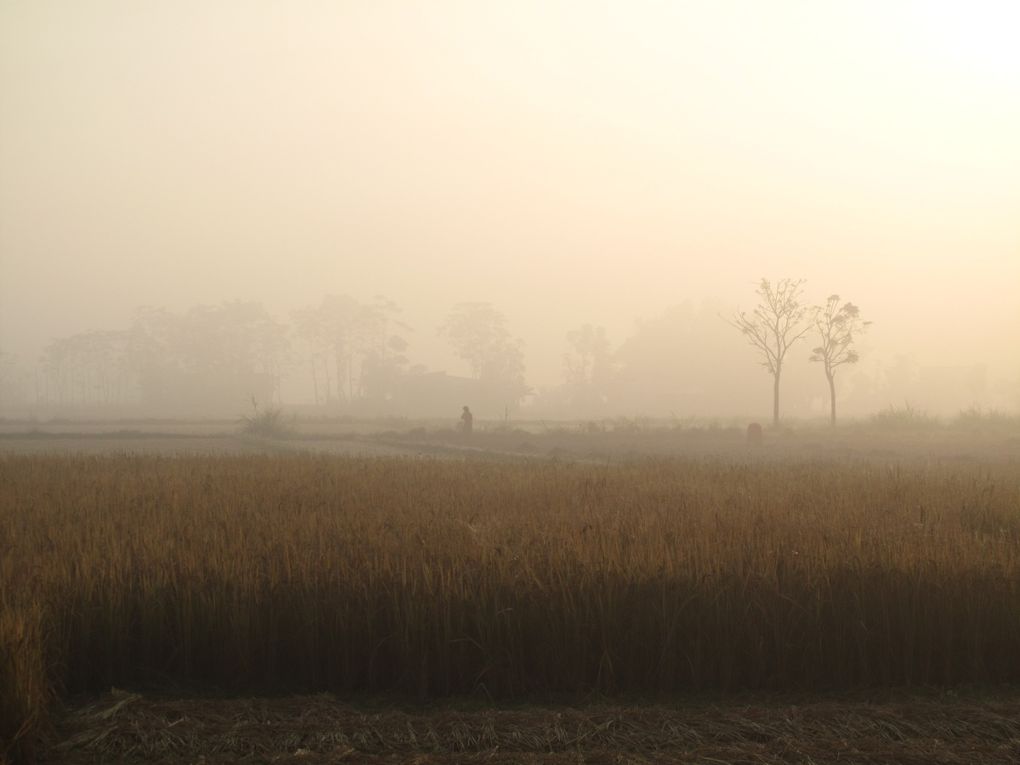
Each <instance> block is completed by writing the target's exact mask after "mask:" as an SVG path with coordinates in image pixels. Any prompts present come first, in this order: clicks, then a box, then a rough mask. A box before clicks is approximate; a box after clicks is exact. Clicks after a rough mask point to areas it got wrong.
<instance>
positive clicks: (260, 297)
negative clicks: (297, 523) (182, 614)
mask: <svg viewBox="0 0 1020 765" xmlns="http://www.w3.org/2000/svg"><path fill="white" fill-rule="evenodd" d="M1018 28H1020V6H1017V5H1016V4H1014V3H1010V2H992V1H991V0H988V1H987V2H959V3H954V2H941V1H939V0H932V1H931V2H908V1H906V0H903V1H902V2H882V3H867V2H865V3H861V2H854V3H851V2H846V3H840V2H836V3H815V2H799V1H795V0H788V1H780V0H777V1H776V2H769V3H758V2H707V1H706V2H686V3H684V2H657V1H655V0H637V1H635V2H603V3H598V2H583V1H582V0H550V1H547V2H513V3H504V2H481V1H477V0H476V1H474V2H468V1H465V2H457V1H454V0H440V1H439V2H434V3H412V2H383V1H379V2H357V3H355V2H351V3H348V2H343V3H332V2H329V3H327V2H310V1H309V2H296V3H286V4H285V3H277V2H269V1H268V0H266V1H263V2H256V1H253V2H245V3H241V2H237V3H229V2H179V3H162V2H106V1H104V0H90V2H84V3H69V2H51V1H48V0H31V1H30V0H7V1H6V2H4V3H3V4H0V354H2V355H0V414H4V415H7V416H26V415H33V414H34V415H36V416H52V415H54V414H66V413H68V412H82V413H89V414H90V415H95V414H99V415H103V414H104V413H105V414H106V415H109V416H130V415H134V414H140V413H148V414H156V415H161V416H189V415H194V416H236V415H237V414H239V413H240V412H243V411H247V409H248V408H249V407H250V403H249V401H250V398H251V397H252V396H255V397H256V398H257V399H259V400H261V401H263V402H268V401H274V402H278V403H282V404H286V405H291V406H302V407H305V408H308V409H312V410H317V411H322V412H324V413H326V412H329V413H352V414H373V415H388V414H396V415H415V414H420V415H429V416H434V415H440V414H444V413H446V412H450V415H451V416H453V417H455V416H456V414H457V412H458V411H459V407H460V405H461V404H465V403H467V404H472V405H473V407H474V408H475V410H476V413H477V414H478V415H479V416H482V417H495V416H502V415H503V413H504V412H505V411H507V409H510V410H516V411H517V412H520V413H528V412H530V413H532V414H534V415H535V416H541V417H556V416H563V417H593V416H614V415H620V414H632V415H636V414H643V415H657V416H670V415H672V416H676V417H680V418H683V417H689V416H698V415H700V416H714V415H748V416H761V417H764V416H766V415H767V414H768V413H769V412H770V411H771V404H772V389H771V380H770V378H769V376H768V374H767V373H766V372H765V371H764V370H763V369H762V368H761V367H760V366H758V360H759V359H758V357H757V356H756V354H755V352H754V350H753V349H752V348H751V347H749V346H748V345H747V344H746V343H745V342H744V340H743V338H742V337H741V336H740V334H739V333H738V332H737V331H736V330H735V329H734V328H733V327H732V326H729V325H728V324H727V323H726V322H725V321H724V318H725V317H732V315H733V313H734V311H735V310H738V309H742V310H749V309H751V308H753V306H754V304H755V303H756V300H757V298H756V295H755V294H754V291H755V288H756V286H757V285H758V282H759V280H760V279H761V278H763V277H764V278H768V279H770V280H772V281H773V283H775V282H776V281H778V280H780V279H783V278H787V277H789V278H794V279H804V280H805V281H804V284H803V300H804V302H805V303H806V304H809V305H810V304H816V303H822V302H824V301H825V299H826V298H827V297H828V296H829V295H831V294H834V293H835V294H839V295H840V296H841V298H842V299H843V300H848V301H852V302H853V303H854V304H855V305H857V306H859V308H860V310H861V316H862V317H863V318H864V319H866V320H869V321H871V322H873V324H872V325H871V326H870V327H869V330H868V332H867V333H866V334H864V335H862V336H860V338H859V339H858V342H857V349H858V350H859V352H860V357H861V358H860V361H859V362H858V363H857V364H856V365H854V366H852V367H849V366H848V367H845V368H843V369H842V370H841V371H840V373H839V377H838V388H839V396H840V406H841V412H843V413H844V414H847V415H854V414H856V415H862V414H867V413H870V412H874V411H876V410H879V409H882V408H885V407H889V406H904V405H905V404H907V403H909V404H910V405H911V406H914V407H919V408H923V409H926V410H928V411H929V412H931V413H952V412H956V411H958V410H960V409H963V408H967V407H971V406H983V407H998V408H1002V409H1012V410H1016V409H1018V408H1020V301H1018V300H1017V291H1018V288H1020V223H1018V221H1020V140H1017V136H1018V135H1020V48H1018V46H1017V45H1016V44H1015V39H1014V38H1015V31H1016V29H1018ZM443 328H445V329H443ZM813 345H814V343H813V342H812V341H811V338H810V336H809V337H807V338H805V340H804V341H803V342H801V343H800V344H799V345H798V346H795V348H794V349H793V350H792V351H791V353H790V357H789V361H788V364H787V367H786V369H785V371H784V375H783V413H784V415H788V416H823V415H825V414H826V413H827V407H828V401H827V396H828V390H827V386H826V381H825V378H824V375H823V374H822V371H821V369H820V368H819V365H818V364H811V363H809V362H808V360H807V358H808V355H809V354H810V350H811V348H812V347H813ZM451 410H452V411H451ZM522 416H523V415H522Z"/></svg>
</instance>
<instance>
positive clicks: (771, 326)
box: [727, 279, 811, 425]
mask: <svg viewBox="0 0 1020 765" xmlns="http://www.w3.org/2000/svg"><path fill="white" fill-rule="evenodd" d="M802 284H804V280H803V279H782V280H780V281H778V282H776V284H775V285H773V284H772V283H771V282H770V281H769V280H768V279H762V280H761V283H760V284H759V285H758V289H757V290H755V292H756V293H757V295H758V297H759V298H760V299H761V301H760V302H759V303H758V305H757V306H756V307H755V309H754V311H752V312H751V313H750V314H748V313H745V312H744V311H738V312H737V313H736V314H734V315H733V318H732V319H728V320H727V321H729V323H730V324H732V325H733V326H734V327H736V328H737V329H738V330H740V332H741V334H743V336H744V338H745V339H746V340H747V342H748V343H750V344H751V345H753V346H754V347H755V348H756V349H757V350H758V351H759V353H760V354H761V356H762V361H761V365H762V366H763V367H765V368H766V369H767V370H768V372H769V374H770V375H772V423H773V424H774V425H778V424H779V379H780V377H781V376H782V374H783V360H784V359H785V358H786V352H787V351H789V350H790V346H792V345H793V344H794V343H795V342H797V341H798V340H800V339H801V338H802V337H803V336H804V335H805V333H806V332H807V331H808V330H809V329H810V328H811V326H810V325H809V324H804V319H805V317H806V316H807V312H808V309H807V307H806V306H804V305H802V304H801V302H800V299H801V285H802Z"/></svg>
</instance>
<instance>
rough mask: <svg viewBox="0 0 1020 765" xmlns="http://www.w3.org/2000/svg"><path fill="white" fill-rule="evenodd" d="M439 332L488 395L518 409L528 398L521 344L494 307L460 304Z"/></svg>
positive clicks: (472, 303) (483, 304)
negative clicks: (469, 366) (496, 397)
mask: <svg viewBox="0 0 1020 765" xmlns="http://www.w3.org/2000/svg"><path fill="white" fill-rule="evenodd" d="M439 331H440V332H441V333H442V334H445V335H446V336H447V337H448V338H450V342H451V343H452V344H453V347H454V349H455V350H456V352H457V355H458V356H460V357H461V358H462V359H464V360H465V361H467V362H468V364H470V365H471V373H472V376H473V377H474V378H475V380H477V381H478V382H479V383H480V384H481V386H482V387H483V389H485V390H486V392H488V393H489V394H491V395H495V396H498V397H499V398H501V399H502V400H503V401H505V402H507V403H512V404H513V405H515V406H516V405H517V404H518V403H519V402H520V400H521V399H522V398H524V396H525V395H527V394H528V392H529V388H528V386H527V385H526V384H525V382H524V351H523V350H522V348H521V341H520V340H517V339H515V338H513V337H511V335H510V332H509V330H508V329H507V328H506V317H505V316H504V315H503V314H502V313H500V312H499V311H497V310H496V309H495V308H493V306H492V305H491V304H489V303H477V302H471V303H458V304H457V305H455V306H454V307H453V310H452V311H451V312H450V315H449V317H448V318H447V320H446V322H445V323H444V324H443V326H442V327H440V330H439Z"/></svg>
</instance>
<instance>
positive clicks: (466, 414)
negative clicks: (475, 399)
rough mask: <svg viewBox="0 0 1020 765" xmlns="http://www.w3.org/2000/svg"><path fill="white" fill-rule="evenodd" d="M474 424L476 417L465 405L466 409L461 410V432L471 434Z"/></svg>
mask: <svg viewBox="0 0 1020 765" xmlns="http://www.w3.org/2000/svg"><path fill="white" fill-rule="evenodd" d="M474 424H475V417H474V415H473V414H471V410H470V409H468V408H467V407H466V406H465V407H464V411H463V412H461V415H460V432H461V433H466V434H468V435H470V434H471V429H472V428H473V427H474Z"/></svg>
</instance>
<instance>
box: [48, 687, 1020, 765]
mask: <svg viewBox="0 0 1020 765" xmlns="http://www.w3.org/2000/svg"><path fill="white" fill-rule="evenodd" d="M57 733H58V741H57V743H55V744H53V745H51V746H50V747H49V748H47V749H44V750H43V751H42V752H41V757H40V762H45V763H72V764H74V765H78V764H79V763H95V762H124V763H156V762H160V763H242V762H244V763H327V762H347V763H360V762H363V763H415V764H416V765H440V764H447V763H499V764H509V763H540V764H542V765H560V763H629V764H630V765H639V764H640V765H650V764H651V763H747V764H748V765H751V764H755V765H764V764H766V763H768V764H772V763H842V764H846V763H876V764H877V763H883V765H887V764H889V763H903V764H909V765H922V763H923V764H924V765H930V764H932V763H935V764H945V765H948V764H949V763H968V764H969V763H982V764H984V765H997V764H998V763H1003V764H1005V763H1016V762H1018V761H1020V695H1018V696H1011V697H1006V698H1003V697H996V698H993V699H981V698H980V697H970V698H955V697H937V698H935V697H925V698H903V699H900V700H895V701H890V700H886V701H879V702H867V701H854V702H838V701H832V700H826V701H814V702H811V701H807V702H805V701H803V700H801V701H799V702H797V703H794V702H792V701H786V702H783V701H775V700H773V701H770V702H762V701H759V702H757V703H751V702H749V703H736V702H716V703H708V702H691V703H684V704H679V705H674V706H664V705H657V706H628V707H620V706H603V705H598V706H588V707H582V708H573V707H560V708H538V707H522V708H478V707H467V708H464V707H454V706H443V707H430V708H422V709H413V710H408V709H393V708H388V709H381V708H377V707H354V706H351V705H349V704H345V703H343V702H341V701H338V700H337V699H335V698H333V697H331V696H303V697H290V698H282V699H236V700H195V699H191V700H189V699H172V700H166V699H163V700H159V699H149V698H143V697H142V696H139V695H135V694H129V693H123V692H115V693H113V694H110V695H108V696H106V697H104V698H102V699H99V700H96V701H95V702H93V703H90V704H88V705H86V706H81V707H78V708H77V709H74V710H72V711H70V712H69V713H68V714H67V715H66V716H65V717H64V719H63V720H62V721H61V723H60V724H59V727H58V731H57Z"/></svg>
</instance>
